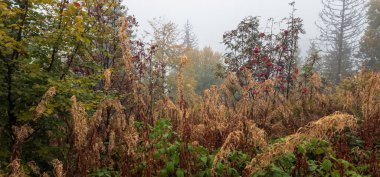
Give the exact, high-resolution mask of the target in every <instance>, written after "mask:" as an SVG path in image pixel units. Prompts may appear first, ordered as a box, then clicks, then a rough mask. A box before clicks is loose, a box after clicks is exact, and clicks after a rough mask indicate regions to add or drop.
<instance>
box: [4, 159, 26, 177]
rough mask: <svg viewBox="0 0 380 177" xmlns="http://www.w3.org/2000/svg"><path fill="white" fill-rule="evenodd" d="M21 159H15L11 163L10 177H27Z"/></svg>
mask: <svg viewBox="0 0 380 177" xmlns="http://www.w3.org/2000/svg"><path fill="white" fill-rule="evenodd" d="M20 162H21V160H20V159H15V160H13V161H12V162H11V163H10V164H9V168H10V173H9V174H8V177H25V176H26V175H25V173H24V171H23V169H22V167H21V164H20Z"/></svg>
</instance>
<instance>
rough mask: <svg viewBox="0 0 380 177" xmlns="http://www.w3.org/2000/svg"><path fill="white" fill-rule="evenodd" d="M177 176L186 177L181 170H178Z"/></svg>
mask: <svg viewBox="0 0 380 177" xmlns="http://www.w3.org/2000/svg"><path fill="white" fill-rule="evenodd" d="M175 174H176V175H177V177H184V176H185V172H184V171H183V170H182V169H180V168H178V169H177V171H176V172H175Z"/></svg>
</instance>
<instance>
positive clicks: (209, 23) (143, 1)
mask: <svg viewBox="0 0 380 177" xmlns="http://www.w3.org/2000/svg"><path fill="white" fill-rule="evenodd" d="M289 2H290V1H286V0H265V1H262V0H127V1H125V2H124V4H125V5H126V6H127V8H128V9H129V10H128V13H129V14H133V15H135V16H136V18H137V20H138V21H139V24H140V27H139V31H140V32H139V33H140V34H142V33H143V31H149V30H150V28H149V24H148V20H152V19H153V18H155V17H163V18H165V20H168V21H172V22H174V23H176V24H178V27H179V28H182V27H183V25H184V23H185V22H186V21H187V20H189V21H190V23H191V24H192V25H193V28H194V33H195V34H196V35H197V37H198V43H199V47H201V48H202V47H204V46H211V47H212V48H213V49H214V50H216V51H219V52H223V50H224V49H225V47H224V46H223V44H222V43H221V42H222V36H223V33H224V32H225V31H227V30H231V29H234V28H236V26H237V24H238V23H239V22H240V21H241V20H242V19H243V18H244V17H247V16H250V15H251V16H260V17H261V21H262V25H263V26H265V23H266V21H267V19H268V18H271V17H273V18H274V19H275V20H277V21H279V20H281V19H283V18H284V17H288V16H289V13H290V12H291V7H290V6H289ZM296 9H297V11H296V16H299V17H301V18H302V19H303V20H304V29H305V30H306V34H305V35H302V36H301V40H300V47H301V51H302V55H305V52H306V51H307V49H308V47H309V44H310V39H313V38H315V37H317V36H318V30H317V28H316V26H315V21H316V20H318V13H319V11H320V10H321V9H322V4H321V2H320V1H319V0H297V1H296Z"/></svg>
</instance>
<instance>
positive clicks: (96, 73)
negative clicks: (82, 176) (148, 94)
mask: <svg viewBox="0 0 380 177" xmlns="http://www.w3.org/2000/svg"><path fill="white" fill-rule="evenodd" d="M123 9H124V8H123V6H122V5H121V1H119V0H112V1H107V2H103V1H91V2H90V1H75V2H72V1H68V0H52V1H44V0H35V1H30V0H20V1H13V0H5V1H1V2H0V12H1V13H0V71H1V73H0V79H2V80H3V81H4V82H2V84H0V96H1V98H5V99H4V101H3V100H2V101H3V102H2V103H1V104H0V111H1V112H2V114H0V129H2V130H4V133H1V135H7V136H0V143H1V144H2V145H4V148H2V151H1V153H0V154H1V155H0V161H2V162H6V161H9V160H10V161H13V160H15V159H21V160H22V161H24V160H25V159H26V158H29V159H35V160H36V161H39V162H42V163H45V164H46V162H47V160H48V159H51V158H52V156H54V155H57V153H56V151H57V149H58V147H51V146H50V145H49V140H48V139H46V137H47V132H53V134H55V133H57V134H58V133H66V131H64V132H62V131H61V130H59V129H60V128H62V127H68V128H67V129H68V130H67V129H66V130H67V131H69V130H70V125H68V124H70V122H71V119H70V117H68V116H66V115H67V114H68V113H69V110H68V109H67V108H68V107H70V97H71V96H72V95H76V96H77V97H78V98H86V101H89V102H92V103H90V104H88V105H87V106H88V107H92V106H93V105H94V104H95V105H96V104H97V103H99V102H100V101H101V100H102V99H104V98H105V97H106V96H107V93H105V91H104V92H103V91H102V86H101V84H102V83H104V82H103V71H104V69H106V68H110V67H113V66H114V61H115V58H116V57H118V56H117V55H118V54H117V53H118V52H117V51H118V50H119V49H118V43H119V41H118V40H117V38H116V36H117V25H116V21H117V19H118V18H119V17H121V16H125V14H124V11H123ZM56 90H59V93H57V94H56V95H55V99H54V101H52V102H51V103H50V104H49V105H46V102H45V101H44V99H45V98H46V97H45V96H43V95H44V93H45V92H46V91H48V92H46V93H47V95H50V96H52V95H54V94H55V91H56ZM95 93H97V94H96V95H95ZM45 95H46V94H45ZM47 97H49V96H47ZM53 110H55V111H53ZM62 117H65V118H64V119H60V118H62ZM43 118H48V119H43ZM3 127H6V128H5V129H3ZM20 130H27V132H28V133H27V134H24V136H23V138H22V139H20V137H19V136H18V135H17V133H20ZM60 131H61V132H60ZM23 146H26V147H29V148H30V149H33V150H26V151H24V152H23V155H21V151H22V149H23ZM59 148H62V149H59V150H60V151H62V152H67V149H65V148H67V146H65V145H63V146H61V147H59ZM41 149H44V150H43V153H41V152H42V150H41ZM34 150H35V151H34ZM61 155H62V153H61ZM64 156H65V157H66V158H70V155H69V154H65V155H64ZM74 158H75V157H74ZM75 170H76V169H74V168H71V169H70V173H74V172H75ZM69 176H70V175H69Z"/></svg>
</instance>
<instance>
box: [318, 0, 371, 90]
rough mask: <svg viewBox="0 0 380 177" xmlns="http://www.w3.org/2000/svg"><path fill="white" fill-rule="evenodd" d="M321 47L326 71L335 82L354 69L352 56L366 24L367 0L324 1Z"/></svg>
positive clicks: (320, 26)
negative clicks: (365, 0)
mask: <svg viewBox="0 0 380 177" xmlns="http://www.w3.org/2000/svg"><path fill="white" fill-rule="evenodd" d="M322 3H323V5H324V8H323V10H322V11H321V12H320V14H319V16H320V20H321V22H320V23H319V24H317V27H318V28H319V30H320V32H321V34H320V37H319V41H320V42H321V43H320V47H321V49H323V52H324V53H325V62H324V71H325V75H326V76H332V78H331V79H332V80H333V81H334V82H335V83H339V82H340V80H341V78H342V77H345V76H347V75H348V74H349V73H350V72H351V70H352V65H353V64H352V63H353V62H352V58H351V57H352V54H353V53H354V52H355V51H354V50H355V49H356V47H357V45H358V43H357V41H358V36H359V35H360V34H361V31H362V26H363V24H364V23H365V21H364V13H365V12H364V10H365V2H364V0H322Z"/></svg>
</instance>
